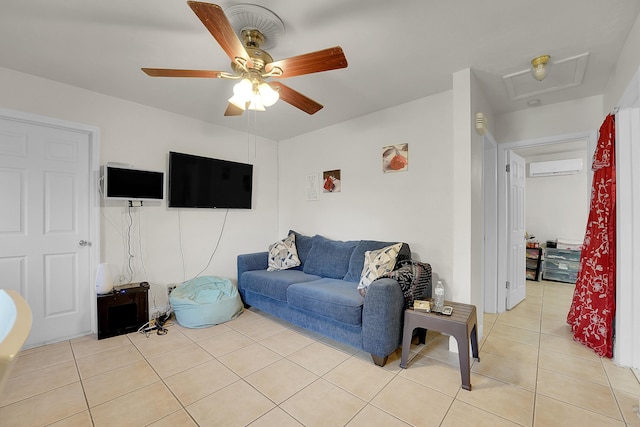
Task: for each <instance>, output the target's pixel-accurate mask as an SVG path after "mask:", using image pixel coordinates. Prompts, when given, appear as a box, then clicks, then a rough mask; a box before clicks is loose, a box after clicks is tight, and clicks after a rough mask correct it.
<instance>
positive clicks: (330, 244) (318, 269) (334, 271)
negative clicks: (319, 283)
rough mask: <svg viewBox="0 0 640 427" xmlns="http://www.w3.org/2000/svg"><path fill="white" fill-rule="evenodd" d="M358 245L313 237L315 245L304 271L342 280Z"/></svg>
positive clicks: (318, 236)
mask: <svg viewBox="0 0 640 427" xmlns="http://www.w3.org/2000/svg"><path fill="white" fill-rule="evenodd" d="M357 243H358V242H354V241H349V242H343V241H340V240H331V239H327V238H326V237H322V236H320V235H315V236H313V245H312V246H311V250H310V251H309V255H308V256H307V259H306V260H305V263H304V269H303V271H304V272H305V273H307V274H315V275H317V276H320V277H328V278H331V279H342V278H343V277H344V275H345V274H346V273H347V270H349V259H350V258H351V253H352V252H353V249H354V248H355V247H356V244H357ZM360 272H362V268H360ZM358 279H359V277H358Z"/></svg>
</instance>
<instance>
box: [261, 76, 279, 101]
mask: <svg viewBox="0 0 640 427" xmlns="http://www.w3.org/2000/svg"><path fill="white" fill-rule="evenodd" d="M258 93H259V95H260V98H262V103H263V104H264V106H265V107H271V106H272V105H273V104H275V103H276V102H278V99H280V94H279V93H278V91H276V90H273V88H272V87H271V86H270V85H269V84H268V83H265V82H263V83H260V85H259V86H258Z"/></svg>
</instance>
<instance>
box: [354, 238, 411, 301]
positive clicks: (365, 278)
mask: <svg viewBox="0 0 640 427" xmlns="http://www.w3.org/2000/svg"><path fill="white" fill-rule="evenodd" d="M401 247H402V243H396V244H395V245H391V246H386V247H384V248H382V249H378V250H376V251H366V252H365V253H364V267H363V268H362V275H361V277H360V282H359V283H358V290H361V289H366V288H368V287H369V285H370V284H371V282H373V281H374V280H376V279H377V278H378V277H381V276H382V275H384V274H387V273H388V272H390V271H392V270H393V268H394V267H395V266H396V258H397V257H398V251H400V248H401ZM360 294H361V295H362V292H360Z"/></svg>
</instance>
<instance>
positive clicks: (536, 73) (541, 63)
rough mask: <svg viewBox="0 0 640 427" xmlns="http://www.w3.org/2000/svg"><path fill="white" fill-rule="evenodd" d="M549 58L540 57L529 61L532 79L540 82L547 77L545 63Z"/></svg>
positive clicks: (545, 56) (546, 56) (547, 56)
mask: <svg viewBox="0 0 640 427" xmlns="http://www.w3.org/2000/svg"><path fill="white" fill-rule="evenodd" d="M550 58H551V56H549V55H542V56H538V57H537V58H533V59H532V60H531V75H532V76H533V78H534V79H536V80H538V81H540V82H541V81H542V80H544V78H545V77H547V63H548V62H549V59H550Z"/></svg>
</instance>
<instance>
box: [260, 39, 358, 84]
mask: <svg viewBox="0 0 640 427" xmlns="http://www.w3.org/2000/svg"><path fill="white" fill-rule="evenodd" d="M347 65H349V64H348V63H347V58H346V57H345V56H344V52H343V51H342V48H341V47H340V46H335V47H330V48H328V49H324V50H319V51H317V52H311V53H305V54H303V55H298V56H293V57H291V58H287V59H282V60H280V61H274V62H271V63H269V64H267V66H266V68H265V71H266V72H270V71H271V70H273V68H275V67H278V68H280V69H281V70H282V75H280V76H277V75H274V76H273V77H276V78H280V79H286V78H288V77H295V76H301V75H304V74H311V73H319V72H321V71H329V70H336V69H338V68H346V67H347Z"/></svg>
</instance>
